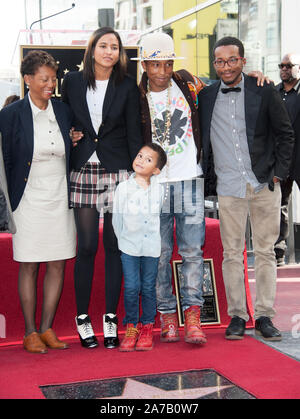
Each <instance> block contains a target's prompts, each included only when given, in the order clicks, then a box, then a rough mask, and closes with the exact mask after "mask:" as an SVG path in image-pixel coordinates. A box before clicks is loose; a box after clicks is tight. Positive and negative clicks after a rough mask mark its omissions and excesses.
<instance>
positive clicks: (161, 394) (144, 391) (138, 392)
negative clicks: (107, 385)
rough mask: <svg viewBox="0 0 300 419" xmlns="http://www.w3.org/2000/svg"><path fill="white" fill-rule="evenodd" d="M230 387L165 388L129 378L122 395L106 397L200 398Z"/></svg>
mask: <svg viewBox="0 0 300 419" xmlns="http://www.w3.org/2000/svg"><path fill="white" fill-rule="evenodd" d="M230 387H233V386H232V385H226V386H213V387H198V388H186V389H180V390H163V389H161V388H158V387H155V386H151V385H149V384H144V383H141V382H139V381H136V380H133V379H131V378H128V379H127V380H126V384H125V386H124V389H123V392H122V394H121V395H120V396H115V397H106V399H199V398H201V397H204V396H206V395H208V394H212V393H217V392H220V391H222V390H224V389H228V388H230Z"/></svg>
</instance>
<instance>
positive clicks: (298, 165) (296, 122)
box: [276, 83, 300, 188]
mask: <svg viewBox="0 0 300 419" xmlns="http://www.w3.org/2000/svg"><path fill="white" fill-rule="evenodd" d="M280 87H281V83H280V84H278V85H277V86H276V89H277V90H278V91H279V90H280ZM289 116H290V119H291V123H292V126H293V128H294V132H295V148H294V153H293V159H292V164H291V168H290V178H291V179H293V180H294V181H295V182H297V184H298V187H299V188H300V89H298V94H297V100H296V106H294V107H293V109H290V111H289Z"/></svg>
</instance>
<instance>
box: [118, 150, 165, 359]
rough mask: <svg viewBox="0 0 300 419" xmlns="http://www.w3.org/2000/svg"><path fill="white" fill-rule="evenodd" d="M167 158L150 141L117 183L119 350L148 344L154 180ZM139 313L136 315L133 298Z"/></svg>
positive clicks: (156, 203) (154, 255) (155, 225)
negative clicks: (121, 290)
mask: <svg viewBox="0 0 300 419" xmlns="http://www.w3.org/2000/svg"><path fill="white" fill-rule="evenodd" d="M166 162H167V156H166V153H165V152H164V150H163V149H162V148H161V147H160V146H159V145H157V144H155V143H150V144H147V145H145V146H144V147H142V149H141V150H140V151H139V153H138V155H137V156H136V158H135V160H134V162H133V164H132V167H133V170H134V173H133V174H132V175H131V177H130V178H129V179H128V180H127V181H125V182H122V183H120V184H119V185H118V187H117V189H116V193H115V197H114V205H113V221H112V222H113V227H114V230H115V234H116V236H117V239H118V245H119V249H120V250H121V252H122V254H121V259H122V265H123V272H124V306H125V313H126V315H125V318H124V321H123V323H124V325H127V329H126V334H125V337H124V339H123V341H122V343H121V345H120V351H123V352H130V351H134V350H135V349H136V350H139V351H147V350H151V349H152V347H153V335H152V329H153V324H154V320H155V315H156V289H155V285H156V276H157V267H158V261H159V256H160V252H161V240H160V210H161V206H162V203H163V187H162V186H161V185H160V184H159V183H158V181H157V175H159V173H160V171H161V169H162V168H163V167H164V166H165V164H166ZM140 295H141V305H142V316H141V318H140V319H139V297H140Z"/></svg>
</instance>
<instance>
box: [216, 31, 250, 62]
mask: <svg viewBox="0 0 300 419" xmlns="http://www.w3.org/2000/svg"><path fill="white" fill-rule="evenodd" d="M227 45H235V46H237V47H238V49H239V54H240V57H241V58H244V57H245V48H244V45H243V43H242V41H240V40H239V39H238V38H234V37H233V36H225V37H224V38H221V39H219V41H217V42H216V43H215V46H214V49H213V54H214V56H215V50H216V49H217V48H219V47H225V46H227Z"/></svg>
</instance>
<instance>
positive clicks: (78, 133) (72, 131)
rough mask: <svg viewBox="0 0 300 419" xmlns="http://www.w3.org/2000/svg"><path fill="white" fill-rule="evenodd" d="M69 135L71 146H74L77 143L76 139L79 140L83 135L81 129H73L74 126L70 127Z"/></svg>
mask: <svg viewBox="0 0 300 419" xmlns="http://www.w3.org/2000/svg"><path fill="white" fill-rule="evenodd" d="M69 135H70V138H71V140H72V143H73V147H76V146H77V144H78V141H80V140H81V138H82V137H83V133H82V132H81V131H75V128H74V127H72V128H71V129H70V133H69Z"/></svg>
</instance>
